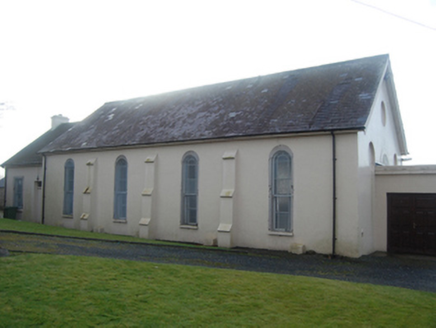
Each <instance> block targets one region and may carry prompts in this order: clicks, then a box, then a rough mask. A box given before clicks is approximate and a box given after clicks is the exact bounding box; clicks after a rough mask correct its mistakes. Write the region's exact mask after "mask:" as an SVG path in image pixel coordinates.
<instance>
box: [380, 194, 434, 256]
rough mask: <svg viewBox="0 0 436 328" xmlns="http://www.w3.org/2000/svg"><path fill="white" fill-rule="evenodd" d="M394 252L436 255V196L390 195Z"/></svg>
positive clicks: (389, 245) (390, 244) (390, 239)
mask: <svg viewBox="0 0 436 328" xmlns="http://www.w3.org/2000/svg"><path fill="white" fill-rule="evenodd" d="M387 202H388V203H387V209H388V227H387V228H388V240H387V242H388V243H387V250H388V252H391V253H409V254H423V255H433V256H436V193H388V194H387Z"/></svg>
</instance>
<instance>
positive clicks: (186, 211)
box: [180, 151, 199, 228]
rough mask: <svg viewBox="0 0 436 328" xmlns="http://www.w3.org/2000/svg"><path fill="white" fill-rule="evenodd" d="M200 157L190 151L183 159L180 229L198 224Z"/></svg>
mask: <svg viewBox="0 0 436 328" xmlns="http://www.w3.org/2000/svg"><path fill="white" fill-rule="evenodd" d="M198 168H199V159H198V155H197V154H196V153H195V152H193V151H189V152H187V153H185V155H184V156H183V158H182V193H181V194H182V195H181V222H180V227H181V228H185V227H186V226H188V227H192V226H197V224H198Z"/></svg>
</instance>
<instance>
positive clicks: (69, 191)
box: [63, 159, 74, 215]
mask: <svg viewBox="0 0 436 328" xmlns="http://www.w3.org/2000/svg"><path fill="white" fill-rule="evenodd" d="M73 203H74V162H73V160H72V159H69V160H67V161H66V162H65V167H64V208H63V214H64V215H73Z"/></svg>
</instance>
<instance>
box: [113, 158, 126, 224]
mask: <svg viewBox="0 0 436 328" xmlns="http://www.w3.org/2000/svg"><path fill="white" fill-rule="evenodd" d="M114 194H115V196H114V219H116V220H126V218H127V161H126V159H125V158H124V157H120V158H118V159H117V161H116V164H115V192H114Z"/></svg>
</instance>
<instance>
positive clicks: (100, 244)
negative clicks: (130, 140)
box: [0, 231, 436, 292]
mask: <svg viewBox="0 0 436 328" xmlns="http://www.w3.org/2000/svg"><path fill="white" fill-rule="evenodd" d="M0 247H1V248H4V249H7V250H9V252H12V253H13V252H35V253H48V254H63V255H80V256H95V257H105V258H115V259H125V260H133V261H146V262H157V263H172V264H182V265H198V266H207V267H212V268H223V269H235V270H248V271H259V272H271V273H280V274H291V275H301V276H311V277H321V278H328V279H338V280H344V281H353V282H361V283H371V284H378V285H389V286H396V287H404V288H410V289H416V290H423V291H430V292H436V259H435V258H432V257H412V256H386V255H379V256H377V255H372V256H363V257H361V258H359V259H349V258H341V257H337V258H334V259H329V258H328V257H327V256H323V255H319V254H317V255H307V254H305V255H293V254H290V253H288V252H279V251H263V250H252V249H232V250H228V251H227V250H220V249H216V250H215V249H212V250H211V249H205V248H201V247H183V246H162V245H150V244H140V243H126V242H110V241H95V240H88V239H75V238H65V237H53V236H42V235H34V234H22V233H11V232H5V231H3V232H0Z"/></svg>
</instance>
